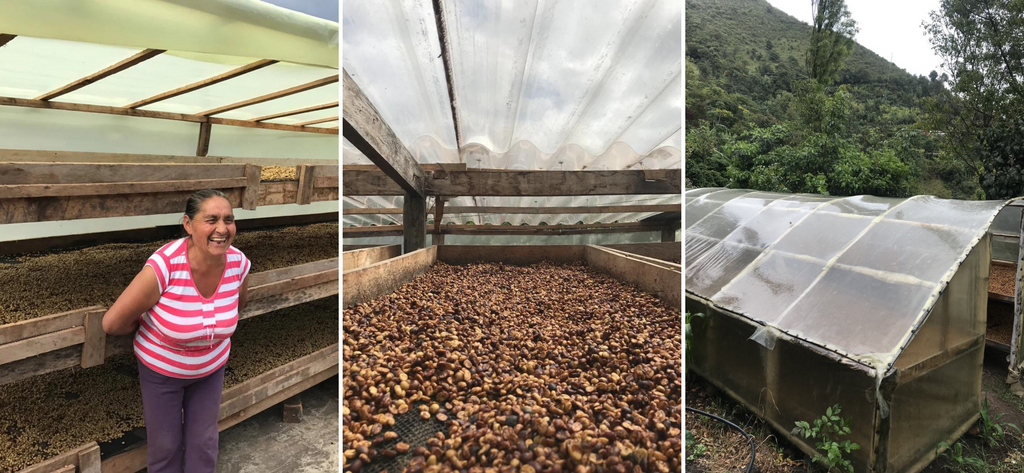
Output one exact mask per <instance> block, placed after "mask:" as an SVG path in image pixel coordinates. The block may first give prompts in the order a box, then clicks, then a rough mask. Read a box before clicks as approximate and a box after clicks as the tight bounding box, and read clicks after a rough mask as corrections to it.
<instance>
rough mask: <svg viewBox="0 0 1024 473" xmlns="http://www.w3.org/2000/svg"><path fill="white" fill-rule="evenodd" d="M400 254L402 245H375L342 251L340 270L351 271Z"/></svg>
mask: <svg viewBox="0 0 1024 473" xmlns="http://www.w3.org/2000/svg"><path fill="white" fill-rule="evenodd" d="M401 254H402V245H385V246H375V247H373V248H360V249H356V250H348V251H343V252H342V253H341V270H342V271H351V270H353V269H359V268H362V267H365V266H369V265H371V264H376V263H379V262H381V261H385V260H389V259H391V258H394V257H397V256H398V255H401Z"/></svg>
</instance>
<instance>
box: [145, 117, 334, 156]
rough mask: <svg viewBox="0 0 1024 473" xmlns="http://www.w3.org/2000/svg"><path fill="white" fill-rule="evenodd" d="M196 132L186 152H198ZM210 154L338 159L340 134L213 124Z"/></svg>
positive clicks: (195, 131) (194, 130)
mask: <svg viewBox="0 0 1024 473" xmlns="http://www.w3.org/2000/svg"><path fill="white" fill-rule="evenodd" d="M136 120H137V119H136ZM192 125H193V126H194V127H195V126H196V125H195V124H192ZM197 136H198V130H196V129H193V136H191V138H190V139H189V140H188V142H189V146H191V148H192V149H191V151H190V152H189V153H187V154H195V142H196V139H197ZM209 155H210V156H234V157H239V158H294V159H297V160H301V159H338V135H328V134H321V133H306V132H298V131H280V130H263V129H259V128H242V127H237V126H226V125H213V127H212V128H211V131H210V150H209ZM297 164H298V163H297Z"/></svg>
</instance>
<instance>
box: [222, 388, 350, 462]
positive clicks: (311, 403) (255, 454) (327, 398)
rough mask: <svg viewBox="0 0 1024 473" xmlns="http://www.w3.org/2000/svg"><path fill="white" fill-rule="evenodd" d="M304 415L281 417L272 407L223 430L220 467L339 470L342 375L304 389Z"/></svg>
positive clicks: (277, 409)
mask: <svg viewBox="0 0 1024 473" xmlns="http://www.w3.org/2000/svg"><path fill="white" fill-rule="evenodd" d="M300 397H301V399H302V408H303V419H302V422H301V423H298V424H285V423H284V422H282V421H281V405H280V404H278V405H276V406H274V407H271V408H269V409H267V410H265V411H263V412H261V413H259V414H257V415H255V416H253V417H250V418H249V419H246V420H245V421H244V422H242V423H240V424H238V425H236V426H234V427H231V428H229V429H227V430H225V431H224V432H221V434H220V453H219V458H218V462H217V472H218V473H247V472H260V473H263V472H278V471H280V472H289V473H290V472H309V473H314V472H327V471H331V472H336V471H340V470H341V463H340V462H339V460H338V422H339V417H338V377H337V376H334V377H331V378H329V379H327V380H326V381H324V382H322V383H320V384H318V385H316V386H313V387H312V388H310V389H308V390H306V391H305V392H304V393H302V394H301V396H300Z"/></svg>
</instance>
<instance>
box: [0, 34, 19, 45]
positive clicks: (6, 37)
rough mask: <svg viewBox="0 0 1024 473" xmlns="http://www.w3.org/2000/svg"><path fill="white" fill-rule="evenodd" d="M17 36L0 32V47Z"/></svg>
mask: <svg viewBox="0 0 1024 473" xmlns="http://www.w3.org/2000/svg"><path fill="white" fill-rule="evenodd" d="M17 37H18V35H14V34H0V47H3V46H4V45H5V44H7V43H10V42H11V40H12V39H14V38H17Z"/></svg>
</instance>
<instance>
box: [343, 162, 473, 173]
mask: <svg viewBox="0 0 1024 473" xmlns="http://www.w3.org/2000/svg"><path fill="white" fill-rule="evenodd" d="M418 164H419V165H420V168H422V169H423V170H424V171H428V172H433V171H465V170H466V163H418ZM341 170H342V171H345V172H348V171H380V168H379V167H377V165H376V164H343V165H342V166H341Z"/></svg>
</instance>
